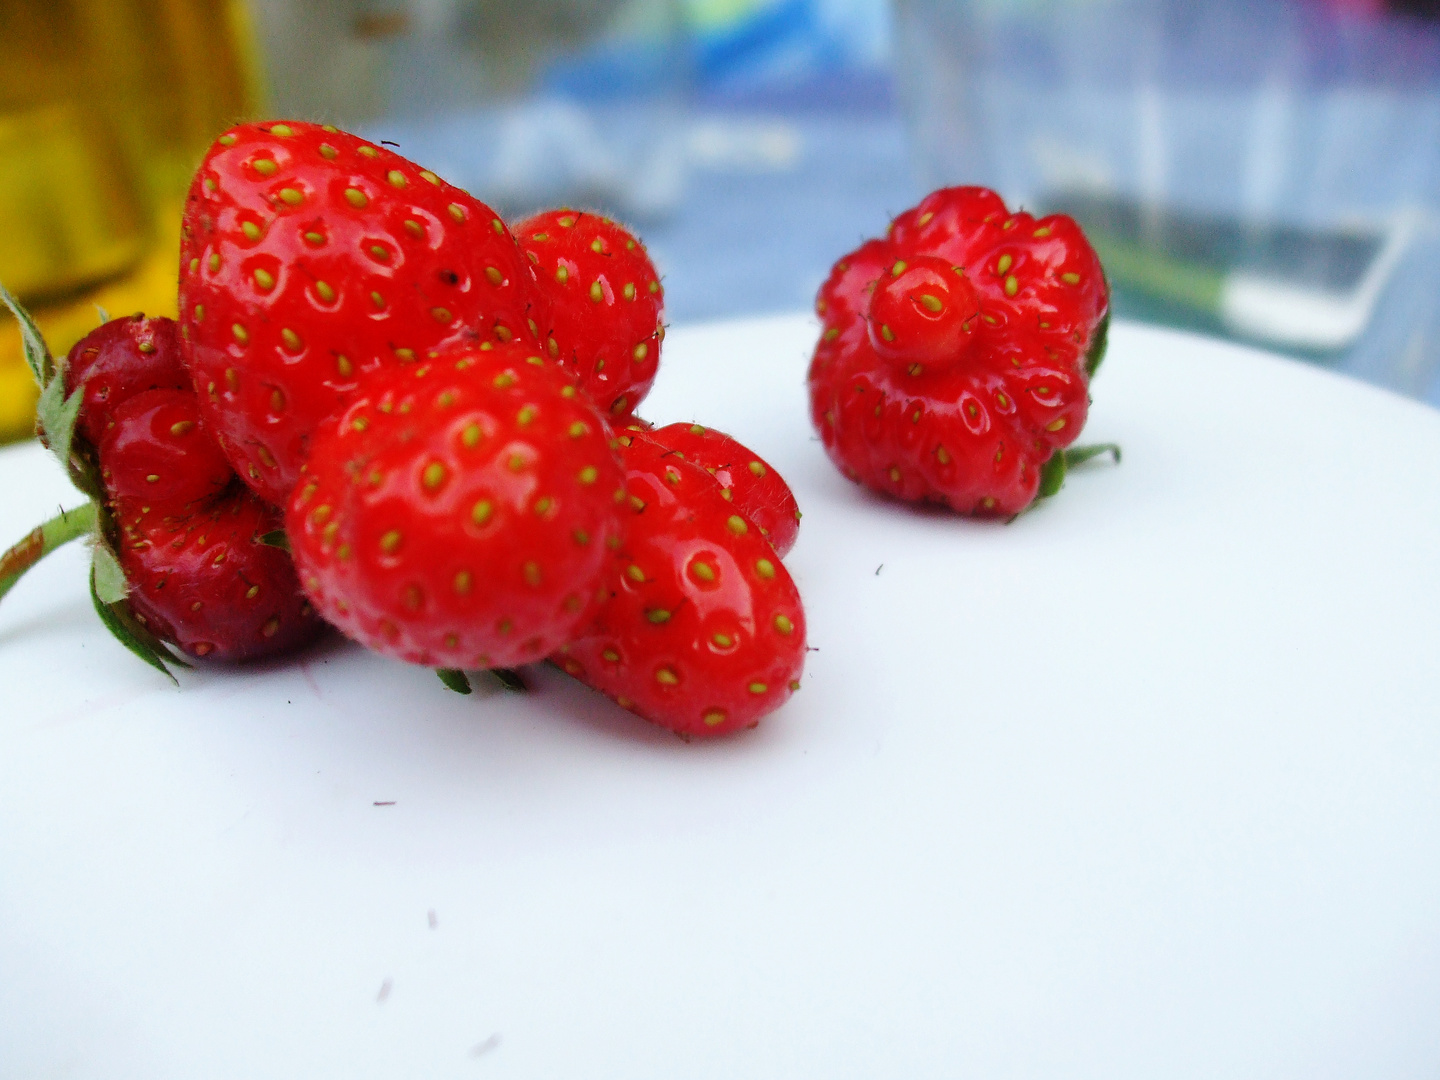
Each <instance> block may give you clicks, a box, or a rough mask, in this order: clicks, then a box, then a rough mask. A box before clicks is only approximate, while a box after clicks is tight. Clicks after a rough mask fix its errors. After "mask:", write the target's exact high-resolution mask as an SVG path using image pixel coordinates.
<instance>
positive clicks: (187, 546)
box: [102, 456, 321, 661]
mask: <svg viewBox="0 0 1440 1080" xmlns="http://www.w3.org/2000/svg"><path fill="white" fill-rule="evenodd" d="M102 460H103V456H102ZM232 476H233V474H232ZM114 515H115V519H116V521H117V523H118V525H119V528H120V537H119V542H118V544H117V548H118V554H119V558H120V566H121V568H122V569H123V570H124V571H125V577H126V580H127V581H128V582H129V583H130V593H129V596H128V597H127V599H128V600H129V604H130V607H131V609H132V610H133V611H134V613H135V616H136V618H137V619H138V621H139V622H140V624H141V625H142V626H144V627H146V629H148V630H149V631H150V632H151V633H153V634H154V635H155V636H156V637H158V638H160V639H161V640H162V641H166V642H170V643H171V644H174V645H176V646H178V647H179V648H180V649H181V650H182V651H183V652H185V653H187V654H189V655H191V656H199V657H204V658H206V659H210V660H227V661H242V660H254V659H257V658H260V657H264V656H274V655H278V654H280V653H285V652H290V651H291V650H293V649H295V648H298V647H299V646H301V645H304V644H306V643H307V642H309V641H311V640H312V639H313V638H314V637H315V636H316V634H317V633H319V631H320V629H321V623H320V621H319V620H318V619H317V618H316V616H315V612H314V610H313V609H312V608H311V606H310V604H309V602H308V601H306V599H305V597H304V596H303V595H302V594H301V592H300V585H299V582H298V581H297V580H296V578H295V567H294V565H293V564H292V563H291V561H290V556H288V555H287V554H286V553H285V552H284V551H283V550H281V549H280V548H277V547H271V546H269V545H268V544H265V543H262V542H261V537H263V536H265V535H266V534H268V533H273V532H275V531H276V530H278V529H280V528H281V527H282V526H283V518H282V515H281V513H280V511H279V510H278V509H276V508H275V507H273V506H269V505H267V504H266V503H263V502H261V501H260V500H259V499H258V498H256V497H255V495H254V494H252V493H251V492H250V491H249V489H247V488H246V487H244V486H243V485H242V484H240V483H238V482H236V483H235V484H234V486H233V487H232V488H231V489H230V491H229V492H227V494H226V497H224V498H220V499H213V500H211V501H210V502H209V503H208V504H206V505H205V506H204V507H202V508H201V509H199V510H197V511H195V512H193V513H189V514H184V515H182V516H179V517H175V516H170V515H167V514H165V513H164V508H163V507H155V506H150V505H147V504H145V503H143V502H142V501H141V500H138V499H122V500H120V501H119V502H118V503H117V504H116V505H115V507H114Z"/></svg>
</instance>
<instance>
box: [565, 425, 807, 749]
mask: <svg viewBox="0 0 1440 1080" xmlns="http://www.w3.org/2000/svg"><path fill="white" fill-rule="evenodd" d="M620 443H621V451H620V453H621V458H622V460H623V462H624V465H625V469H626V482H627V486H628V491H629V503H628V507H629V521H628V524H627V530H626V539H625V541H624V543H623V545H622V547H621V550H620V552H619V561H618V564H617V570H616V572H615V573H614V577H613V579H612V584H611V587H610V591H611V596H610V598H609V600H608V601H607V602H606V603H605V604H604V606H603V607H602V608H601V609H600V613H599V615H598V616H597V618H596V621H595V624H594V626H593V628H592V629H591V630H590V631H589V632H588V633H587V634H586V635H585V636H584V637H583V638H581V639H579V640H577V641H574V642H572V643H570V644H569V645H568V646H566V647H565V648H564V649H562V650H560V651H559V653H557V654H556V655H555V656H554V657H552V659H553V660H554V661H555V662H556V663H557V664H559V665H560V666H561V667H562V668H563V669H564V670H565V671H566V672H568V673H569V674H571V675H573V676H575V677H576V678H578V679H580V680H581V681H582V682H584V683H586V684H588V685H590V686H593V687H594V688H595V689H597V690H599V691H601V692H602V693H604V694H606V695H607V696H609V697H610V698H612V699H614V700H615V701H616V702H617V703H619V704H620V705H621V706H622V707H624V708H626V709H629V710H630V711H631V712H634V713H636V714H638V715H639V716H642V717H644V718H645V719H647V720H650V721H652V722H653V723H656V724H659V725H661V726H662V727H666V728H669V729H670V730H672V731H675V732H678V733H680V734H683V735H719V734H724V733H727V732H731V731H735V730H736V729H738V728H745V727H752V726H754V725H755V724H756V723H757V722H758V721H759V720H760V718H761V717H763V716H765V715H766V714H767V713H769V712H772V711H774V710H775V709H777V708H779V707H780V706H781V705H782V704H784V702H785V701H786V699H787V698H789V696H790V694H791V693H793V692H794V691H795V690H798V689H799V688H800V676H801V671H802V669H803V667H804V663H805V614H804V610H803V608H802V607H801V603H800V594H799V592H798V591H797V590H796V588H795V583H794V582H793V581H792V580H791V579H790V575H789V574H788V573H787V572H786V570H785V567H784V566H783V565H781V563H780V560H779V557H778V556H777V555H776V554H775V550H774V549H773V548H772V547H771V546H770V544H769V543H768V542H767V541H766V540H765V539H764V537H762V536H761V535H760V534H759V530H758V529H756V528H754V527H753V526H752V525H751V524H750V523H749V522H747V521H746V520H745V518H744V517H743V516H741V515H740V514H737V513H736V512H735V507H734V506H733V505H731V503H729V502H728V501H726V500H725V499H724V498H723V497H722V496H721V489H720V487H719V486H718V485H717V484H716V483H715V481H714V479H713V478H712V477H710V476H709V475H708V474H707V473H706V472H705V471H704V470H703V469H701V468H700V467H699V466H696V465H691V464H690V463H689V462H688V461H685V460H683V459H681V458H679V457H678V456H677V455H675V454H674V453H673V452H671V451H669V450H667V449H666V448H665V447H664V446H662V445H661V444H660V443H658V442H655V441H654V440H653V439H651V438H649V437H648V436H647V435H645V434H643V433H641V432H638V431H627V432H625V433H623V434H622V435H621V436H620Z"/></svg>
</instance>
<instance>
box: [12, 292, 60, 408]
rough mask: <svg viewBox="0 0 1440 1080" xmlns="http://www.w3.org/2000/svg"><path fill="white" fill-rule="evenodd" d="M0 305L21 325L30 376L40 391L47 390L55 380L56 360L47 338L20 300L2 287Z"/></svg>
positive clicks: (21, 335)
mask: <svg viewBox="0 0 1440 1080" xmlns="http://www.w3.org/2000/svg"><path fill="white" fill-rule="evenodd" d="M0 303H3V304H4V305H5V306H6V307H8V308H9V309H10V313H11V314H12V315H14V316H15V318H16V320H17V321H18V322H19V323H20V338H21V340H22V341H23V342H24V345H25V363H26V364H28V365H29V367H30V374H32V375H34V376H35V384H36V385H37V386H39V387H40V389H42V390H43V389H45V388H46V387H47V386H48V385H49V384H50V381H51V380H52V379H53V378H55V360H54V358H52V357H51V355H50V349H49V348H48V347H47V346H46V344H45V338H44V336H43V335H42V334H41V333H40V328H39V327H38V326H36V325H35V320H34V319H32V318H31V317H30V313H29V312H28V311H26V310H25V308H24V306H23V305H22V304H21V303H20V301H19V300H16V299H15V297H14V296H12V295H11V294H10V290H9V289H7V288H5V286H4V285H0Z"/></svg>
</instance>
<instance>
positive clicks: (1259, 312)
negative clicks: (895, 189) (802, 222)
mask: <svg viewBox="0 0 1440 1080" xmlns="http://www.w3.org/2000/svg"><path fill="white" fill-rule="evenodd" d="M1435 7H1436V5H1435V4H1433V3H1425V2H1422V0H1409V2H1408V3H1403V4H1396V3H1391V4H1389V5H1386V4H1385V3H1383V2H1382V0H1204V2H1200V0H895V15H896V28H895V32H896V37H895V42H896V52H897V56H896V74H897V78H898V79H899V82H900V88H901V95H902V101H903V103H904V107H905V110H906V113H907V119H908V122H909V125H910V128H911V133H912V136H913V140H914V143H915V146H916V150H917V154H918V158H919V163H920V166H921V169H922V171H923V173H924V179H925V181H926V182H927V183H928V184H929V185H931V186H938V185H940V184H942V183H981V184H986V185H988V186H992V187H995V188H997V189H998V190H1000V191H1001V192H1003V193H1004V194H1005V195H1006V196H1007V197H1008V198H1010V199H1012V200H1014V201H1015V202H1018V203H1021V204H1024V205H1025V206H1027V207H1029V208H1031V209H1034V210H1037V211H1063V212H1067V213H1071V214H1072V215H1074V216H1075V217H1076V218H1078V219H1079V220H1080V221H1081V223H1082V224H1083V225H1084V226H1085V227H1086V230H1087V232H1088V233H1089V234H1090V235H1091V238H1092V239H1093V240H1094V242H1095V244H1096V247H1097V248H1098V249H1099V250H1100V253H1101V256H1102V258H1103V260H1104V262H1105V265H1106V268H1107V271H1108V272H1109V273H1110V275H1111V279H1112V284H1113V285H1114V286H1115V291H1116V308H1117V311H1118V312H1119V313H1121V314H1129V315H1132V316H1139V317H1143V318H1151V319H1158V320H1162V321H1168V322H1172V323H1178V324H1181V325H1186V326H1190V327H1195V328H1200V329H1205V330H1210V331H1214V332H1219V333H1223V334H1227V335H1229V336H1232V337H1237V338H1241V339H1245V340H1250V341H1255V342H1259V343H1262V344H1265V345H1269V346H1272V347H1277V348H1281V349H1284V350H1288V351H1290V352H1292V353H1295V354H1298V355H1303V356H1307V357H1310V358H1313V359H1317V360H1322V361H1325V362H1327V363H1331V364H1334V365H1336V366H1339V367H1342V368H1344V369H1346V370H1350V371H1353V372H1355V373H1357V374H1360V375H1363V376H1366V377H1369V378H1371V379H1373V380H1374V381H1378V382H1383V383H1387V384H1389V385H1391V386H1394V387H1396V388H1398V389H1401V390H1405V391H1408V392H1412V393H1419V394H1423V393H1425V392H1426V391H1427V390H1428V389H1429V387H1430V384H1431V382H1432V381H1433V379H1434V375H1435V372H1436V370H1437V368H1440V242H1437V241H1440V25H1437V24H1436V23H1435V22H1434V21H1433V20H1432V18H1430V17H1429V14H1427V13H1428V12H1430V9H1433V8H1435ZM1402 9H1403V10H1402Z"/></svg>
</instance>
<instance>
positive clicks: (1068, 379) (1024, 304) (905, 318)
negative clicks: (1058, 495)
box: [809, 188, 1109, 517]
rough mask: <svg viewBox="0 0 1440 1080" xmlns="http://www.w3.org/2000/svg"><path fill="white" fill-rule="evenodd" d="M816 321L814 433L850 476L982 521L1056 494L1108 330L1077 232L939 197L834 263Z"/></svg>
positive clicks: (949, 193) (991, 206)
mask: <svg viewBox="0 0 1440 1080" xmlns="http://www.w3.org/2000/svg"><path fill="white" fill-rule="evenodd" d="M816 310H817V312H818V313H819V315H820V317H821V320H822V323H823V327H822V330H821V336H820V341H819V343H818V344H817V345H816V348H815V354H814V358H813V360H812V362H811V366H810V374H809V388H810V408H811V418H812V421H813V422H814V424H815V427H816V429H817V430H818V431H819V432H820V436H821V438H822V440H823V441H824V444H825V449H826V452H827V453H828V454H829V455H830V457H831V459H832V460H833V461H834V462H835V463H836V464H837V465H838V466H839V467H840V469H841V470H842V471H843V472H844V473H845V475H846V476H848V477H850V478H851V479H852V480H855V481H857V482H858V483H862V484H864V485H866V486H867V487H870V488H873V489H875V490H877V491H880V492H884V493H886V494H889V495H892V496H895V497H897V498H901V499H906V500H911V501H927V502H937V503H942V504H944V505H946V506H949V507H950V508H952V509H954V510H956V511H958V512H960V513H963V514H972V515H977V516H985V517H1009V516H1013V515H1014V514H1017V513H1019V512H1020V511H1021V510H1023V509H1025V508H1026V507H1027V506H1029V505H1030V504H1031V503H1032V502H1033V501H1034V500H1035V498H1036V497H1037V495H1039V494H1050V493H1052V492H1053V490H1054V489H1056V488H1058V483H1059V480H1058V478H1059V477H1061V476H1063V468H1064V463H1065V461H1066V460H1067V454H1066V448H1067V447H1069V446H1070V444H1071V443H1073V442H1074V440H1075V439H1076V437H1077V436H1078V435H1079V434H1080V430H1081V428H1082V427H1083V426H1084V424H1085V419H1086V413H1087V411H1088V406H1089V383H1090V377H1091V375H1093V374H1094V372H1095V369H1096V367H1097V366H1098V365H1099V363H1100V360H1101V358H1102V357H1103V355H1104V349H1105V339H1106V327H1107V325H1108V319H1109V290H1108V287H1107V285H1106V282H1105V275H1104V271H1103V270H1102V268H1101V266H1100V261H1099V259H1098V258H1097V257H1096V255H1095V252H1094V250H1093V249H1092V248H1091V247H1090V245H1089V243H1088V242H1087V241H1086V239H1085V237H1084V234H1083V233H1082V232H1081V231H1080V228H1079V226H1078V225H1076V224H1075V222H1074V221H1072V220H1071V219H1070V218H1068V217H1065V216H1063V215H1055V216H1051V217H1046V218H1041V219H1038V220H1037V219H1036V218H1034V217H1032V216H1031V215H1029V214H1026V213H1023V212H1018V213H1011V212H1010V211H1008V210H1007V209H1006V207H1005V204H1004V202H1003V201H1002V200H1001V199H1000V197H999V196H998V195H996V194H995V193H994V192H992V191H988V190H985V189H983V188H946V189H943V190H940V191H936V192H934V193H932V194H931V195H929V196H927V197H926V198H925V199H924V200H923V201H922V202H921V203H920V204H919V205H918V206H916V207H914V208H913V209H911V210H907V211H906V212H905V213H903V214H901V215H900V216H899V217H898V218H896V219H895V222H894V224H893V226H892V228H891V230H890V233H889V234H888V235H887V236H886V237H885V238H884V239H878V240H871V241H868V242H867V243H865V244H864V245H862V246H861V247H860V248H859V249H858V250H856V251H855V252H852V253H851V254H850V255H848V256H846V257H845V258H843V259H841V260H840V261H839V262H838V263H836V264H835V268H834V269H833V270H832V272H831V275H830V278H829V280H827V281H826V282H825V284H824V285H823V286H822V287H821V289H820V294H819V297H818V298H817V301H816ZM1070 453H1071V454H1076V453H1078V452H1076V451H1071V452H1070Z"/></svg>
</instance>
